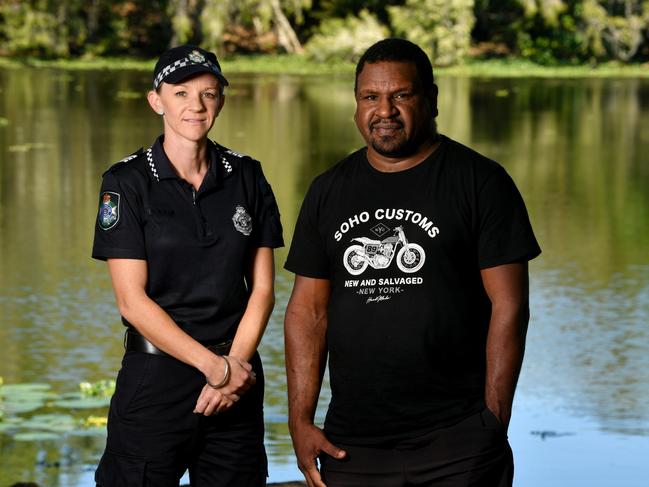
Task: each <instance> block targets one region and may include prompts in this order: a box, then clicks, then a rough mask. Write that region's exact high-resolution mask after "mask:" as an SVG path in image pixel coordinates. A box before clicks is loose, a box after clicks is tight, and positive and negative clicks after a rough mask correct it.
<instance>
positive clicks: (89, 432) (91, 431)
mask: <svg viewBox="0 0 649 487" xmlns="http://www.w3.org/2000/svg"><path fill="white" fill-rule="evenodd" d="M69 434H70V435H72V436H106V427H105V426H104V427H101V426H93V427H92V428H83V429H78V430H74V431H70V433H69Z"/></svg>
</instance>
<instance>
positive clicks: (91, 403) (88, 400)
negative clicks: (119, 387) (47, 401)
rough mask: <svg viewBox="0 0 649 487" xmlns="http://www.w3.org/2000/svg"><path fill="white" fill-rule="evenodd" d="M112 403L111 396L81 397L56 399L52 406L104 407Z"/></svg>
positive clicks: (68, 407)
mask: <svg viewBox="0 0 649 487" xmlns="http://www.w3.org/2000/svg"><path fill="white" fill-rule="evenodd" d="M109 404H110V398H109V397H84V398H79V399H67V400H62V401H54V402H53V403H52V406H54V407H57V408H64V409H93V408H104V407H107V406H108V405H109Z"/></svg>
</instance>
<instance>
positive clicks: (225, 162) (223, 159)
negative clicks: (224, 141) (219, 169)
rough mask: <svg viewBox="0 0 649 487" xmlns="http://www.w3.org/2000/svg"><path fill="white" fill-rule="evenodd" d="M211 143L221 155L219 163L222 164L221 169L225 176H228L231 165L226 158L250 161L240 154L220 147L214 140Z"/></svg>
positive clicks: (247, 157) (248, 157)
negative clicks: (222, 168) (223, 170)
mask: <svg viewBox="0 0 649 487" xmlns="http://www.w3.org/2000/svg"><path fill="white" fill-rule="evenodd" d="M212 143H213V144H214V145H215V146H216V148H217V149H218V151H219V153H220V155H221V163H222V164H223V167H224V169H225V172H226V173H227V174H230V173H231V172H232V165H231V164H230V161H228V158H227V157H226V156H232V157H233V158H234V159H252V158H251V157H250V156H247V155H246V154H241V153H239V152H235V151H233V150H232V149H228V148H227V147H225V146H222V145H221V144H219V143H218V142H216V141H215V140H213V141H212Z"/></svg>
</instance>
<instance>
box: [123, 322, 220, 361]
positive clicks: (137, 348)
mask: <svg viewBox="0 0 649 487" xmlns="http://www.w3.org/2000/svg"><path fill="white" fill-rule="evenodd" d="M203 345H204V346H205V348H207V349H208V350H210V351H211V352H213V353H215V354H217V355H226V354H227V353H229V352H230V347H231V346H232V340H227V341H225V342H221V343H214V344H203ZM124 348H125V349H126V350H127V351H132V352H144V353H150V354H152V355H169V354H168V353H166V352H163V351H162V350H160V349H159V348H158V347H156V346H155V345H154V344H153V343H151V342H150V341H149V340H147V339H146V338H144V337H143V336H142V335H140V334H139V333H138V332H137V331H135V330H133V329H131V328H127V329H126V332H125V333H124Z"/></svg>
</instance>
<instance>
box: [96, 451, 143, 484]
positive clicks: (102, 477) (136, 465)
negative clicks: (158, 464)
mask: <svg viewBox="0 0 649 487" xmlns="http://www.w3.org/2000/svg"><path fill="white" fill-rule="evenodd" d="M145 470H146V462H145V461H144V459H143V458H140V457H131V456H127V455H120V454H117V453H113V452H111V451H108V450H107V451H106V452H104V455H103V456H102V457H101V461H100V462H99V466H98V467H97V471H96V472H95V482H96V483H97V487H117V486H119V487H142V486H144V472H145Z"/></svg>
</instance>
